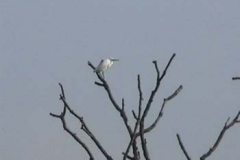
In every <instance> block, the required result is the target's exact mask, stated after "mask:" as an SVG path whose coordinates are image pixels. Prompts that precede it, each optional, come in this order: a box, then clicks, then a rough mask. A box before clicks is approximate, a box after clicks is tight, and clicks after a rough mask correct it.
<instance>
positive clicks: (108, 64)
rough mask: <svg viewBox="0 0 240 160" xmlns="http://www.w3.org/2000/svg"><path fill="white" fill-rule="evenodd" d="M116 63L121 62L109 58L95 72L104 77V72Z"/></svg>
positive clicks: (102, 61)
mask: <svg viewBox="0 0 240 160" xmlns="http://www.w3.org/2000/svg"><path fill="white" fill-rule="evenodd" d="M114 61H119V60H118V59H115V58H107V59H105V60H101V62H100V63H99V65H98V66H97V68H95V70H94V72H98V73H101V74H102V75H103V77H104V71H105V70H106V69H108V68H110V67H111V66H112V65H113V62H114Z"/></svg>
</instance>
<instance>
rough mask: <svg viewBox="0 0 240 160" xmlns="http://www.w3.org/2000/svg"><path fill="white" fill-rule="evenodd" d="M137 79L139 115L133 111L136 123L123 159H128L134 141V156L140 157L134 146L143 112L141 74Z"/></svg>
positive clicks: (136, 159)
mask: <svg viewBox="0 0 240 160" xmlns="http://www.w3.org/2000/svg"><path fill="white" fill-rule="evenodd" d="M137 81H138V92H139V102H138V115H137V116H136V114H135V112H134V111H133V115H134V117H135V119H136V123H135V126H134V130H133V133H132V136H131V139H130V142H129V144H128V146H127V149H126V151H125V152H124V156H123V160H126V158H127V157H128V152H129V150H130V147H131V146H132V145H133V143H135V145H134V146H133V152H135V153H133V154H134V158H135V160H138V159H140V157H139V156H138V153H136V152H137V150H138V149H134V147H136V132H137V129H138V126H139V123H140V118H141V113H142V101H143V94H142V89H141V79H140V75H138V78H137ZM135 156H137V157H135Z"/></svg>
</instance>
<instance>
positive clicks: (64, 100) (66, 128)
mask: <svg viewBox="0 0 240 160" xmlns="http://www.w3.org/2000/svg"><path fill="white" fill-rule="evenodd" d="M59 85H60V88H61V92H62V94H60V100H61V101H62V102H63V104H64V107H63V112H62V113H61V114H60V115H56V114H53V113H50V115H51V116H53V117H55V118H60V119H61V122H62V124H63V128H64V130H65V131H66V132H68V133H69V134H70V135H71V136H72V137H73V138H74V139H75V140H76V141H77V142H78V143H79V144H80V145H81V146H82V147H83V148H84V149H85V150H86V152H87V153H88V155H89V157H90V160H94V157H93V155H92V153H91V151H90V149H89V148H88V147H87V145H86V144H85V143H84V142H83V141H82V140H81V139H80V138H79V137H78V136H77V134H76V133H73V131H71V130H70V129H69V128H68V127H67V124H66V121H65V115H66V111H67V110H68V111H69V113H70V114H72V115H73V116H74V117H75V118H77V119H78V120H79V122H80V123H81V129H82V130H83V131H84V132H85V133H86V134H87V135H88V136H89V137H90V138H91V139H92V140H93V142H94V143H95V145H96V146H97V147H98V149H99V150H100V151H101V152H102V154H103V155H104V156H105V157H106V159H107V160H113V159H112V157H111V156H110V155H109V154H108V153H107V152H106V150H105V149H104V148H103V147H102V145H101V143H100V142H99V141H98V140H97V138H96V137H95V136H94V134H93V133H92V132H91V131H90V129H89V128H88V126H87V124H86V123H85V121H84V119H83V117H80V116H79V115H78V114H76V113H75V112H74V111H73V110H72V109H71V108H70V106H69V105H68V103H67V102H66V97H65V93H64V89H63V86H62V85H61V84H60V83H59Z"/></svg>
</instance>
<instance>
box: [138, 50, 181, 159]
mask: <svg viewBox="0 0 240 160" xmlns="http://www.w3.org/2000/svg"><path fill="white" fill-rule="evenodd" d="M175 56H176V54H175V53H174V54H173V55H172V57H171V58H170V60H169V62H168V64H167V65H166V67H165V69H164V70H163V74H162V75H161V76H160V72H159V69H158V66H157V61H153V64H154V66H155V69H156V72H157V80H156V86H155V88H154V89H153V91H152V93H151V95H150V97H149V99H148V102H147V105H146V108H145V109H144V111H143V115H142V117H141V120H140V139H141V145H142V150H143V155H144V157H145V159H146V160H150V157H149V154H148V150H147V145H146V139H145V138H144V120H145V118H146V116H147V114H148V111H149V109H150V106H151V104H152V102H153V99H154V97H155V94H156V93H157V91H158V88H159V87H160V84H161V81H162V79H163V78H164V77H165V75H166V73H167V70H168V68H169V66H170V64H171V62H172V60H173V58H174V57H175Z"/></svg>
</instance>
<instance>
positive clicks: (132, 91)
mask: <svg viewBox="0 0 240 160" xmlns="http://www.w3.org/2000/svg"><path fill="white" fill-rule="evenodd" d="M239 6H240V1H239V0H230V1H227V0H212V1H209V0H201V1H196V0H191V1H190V0H171V1H169V0H161V1H160V0H150V1H144V0H138V1H136V0H118V1H115V0H101V1H92V0H82V1H81V0H80V1H79V0H71V1H64V0H50V1H49V0H41V1H34V0H22V1H19V0H1V1H0V24H1V25H0V35H1V36H0V73H1V76H0V78H1V80H0V97H1V98H0V107H1V112H0V137H1V138H0V159H5V160H26V159H29V160H30V159H32V160H52V159H59V160H64V159H71V160H77V159H79V158H80V159H87V154H86V153H85V152H84V151H83V149H82V148H81V147H80V146H78V144H77V143H76V142H75V141H74V140H73V139H72V138H71V137H70V136H69V135H68V134H67V133H66V132H64V131H63V129H62V125H61V123H60V121H59V120H58V119H54V118H52V117H50V116H49V112H54V113H60V112H61V110H62V104H61V102H60V101H59V100H58V98H59V94H60V89H59V86H58V83H59V82H61V83H62V84H63V85H64V87H65V92H66V96H67V100H68V102H69V104H70V105H71V107H72V108H73V109H74V110H75V111H76V112H77V113H79V114H80V115H82V116H84V118H85V120H86V122H87V123H88V125H89V127H90V128H91V129H92V131H93V132H94V133H95V134H96V136H97V137H98V138H99V140H100V141H101V142H102V144H103V146H104V147H105V148H106V149H107V150H108V152H109V153H110V154H111V155H112V156H113V157H114V158H115V159H118V157H120V154H121V152H122V151H124V150H125V148H126V143H127V142H128V140H129V139H128V135H127V132H126V129H125V127H124V125H123V122H122V121H121V119H120V117H119V115H118V113H117V112H116V111H115V110H114V108H113V107H112V105H111V104H110V102H109V100H108V98H107V96H106V94H105V91H104V90H103V89H102V88H99V87H97V86H95V85H94V81H95V80H96V76H95V75H94V74H93V72H92V70H91V69H90V68H89V66H88V65H87V61H88V60H90V61H91V62H92V63H94V64H98V63H99V61H100V60H101V59H102V58H106V57H115V58H119V59H121V61H120V62H118V63H116V64H114V66H113V67H112V68H111V69H110V70H109V71H108V72H107V73H106V75H105V76H106V78H107V80H108V81H109V84H110V85H111V87H112V90H113V93H114V95H115V97H116V100H117V101H118V102H120V100H121V98H122V97H124V98H125V103H126V110H127V112H128V113H127V114H128V115H129V117H131V110H132V109H134V108H137V101H138V92H137V84H136V82H137V81H136V80H137V74H141V76H142V88H143V94H144V98H145V99H147V98H148V97H149V95H150V91H151V90H152V88H153V86H154V83H155V74H156V73H155V70H154V66H153V64H152V63H151V61H152V60H157V61H158V64H159V68H160V69H161V70H162V69H163V68H164V66H165V65H166V63H167V61H168V59H169V58H170V56H171V55H172V53H174V52H175V53H176V54H177V56H176V57H175V59H174V61H173V64H172V65H171V67H170V69H169V71H168V74H167V76H166V78H165V79H164V81H163V83H162V88H161V89H160V92H159V93H158V94H157V97H156V99H155V101H154V103H153V106H152V110H151V112H150V113H149V121H148V122H147V123H150V122H151V121H152V120H153V119H154V117H155V116H156V112H157V111H158V110H159V107H160V104H161V103H162V99H163V98H164V97H167V96H168V95H169V94H170V93H172V92H173V91H174V90H175V89H176V88H177V87H178V86H179V85H181V84H182V85H183V86H184V90H183V91H182V92H181V94H180V95H179V96H178V97H176V98H175V99H174V100H172V101H171V102H169V103H168V104H167V107H166V108H165V112H164V116H163V119H162V121H160V123H159V124H158V126H157V127H156V128H155V130H154V131H153V132H152V133H150V134H148V144H149V150H150V154H151V157H152V159H153V160H157V159H159V157H162V158H163V159H173V160H174V159H178V160H184V159H185V157H184V155H183V154H182V151H181V150H180V148H179V146H178V143H177V139H176V136H175V135H176V133H180V135H181V136H182V140H183V141H184V143H185V145H186V148H187V149H188V151H189V153H190V155H191V156H192V158H197V157H199V156H200V155H202V154H203V153H204V152H206V151H207V150H208V149H209V147H210V146H211V145H212V144H213V142H214V141H215V139H216V136H217V135H218V133H219V132H220V130H221V128H222V126H223V124H224V122H225V121H226V119H227V117H228V116H231V117H234V116H235V115H236V113H237V112H238V111H239V110H240V107H239V106H240V100H239V95H240V83H239V82H237V81H236V82H233V81H231V77H232V76H236V75H240V65H239V61H240V53H239V50H240V45H239V44H240V30H239V28H240V10H239ZM145 103H146V101H145V102H144V104H145ZM68 120H69V121H68V122H69V125H70V126H71V128H72V129H76V131H79V127H78V126H77V122H76V121H75V120H74V119H73V118H70V117H68ZM131 120H132V121H133V119H131ZM78 134H79V135H80V136H81V137H82V138H83V140H84V141H85V142H86V143H87V144H89V147H92V150H93V151H94V154H95V155H96V157H98V159H100V160H101V159H104V158H103V157H102V155H101V154H100V153H99V151H98V150H97V149H96V147H95V146H94V144H93V143H92V142H91V140H89V138H87V137H86V136H85V135H84V134H83V133H82V132H78ZM239 135H240V128H239V126H235V127H234V128H232V129H231V130H230V131H229V132H227V134H226V136H225V137H224V139H223V140H222V142H221V144H220V146H219V148H218V149H217V150H216V152H214V154H213V155H212V156H211V158H209V159H210V160H226V159H228V160H236V159H238V158H239V157H240V152H239V148H240V143H239V140H240V137H239Z"/></svg>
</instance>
